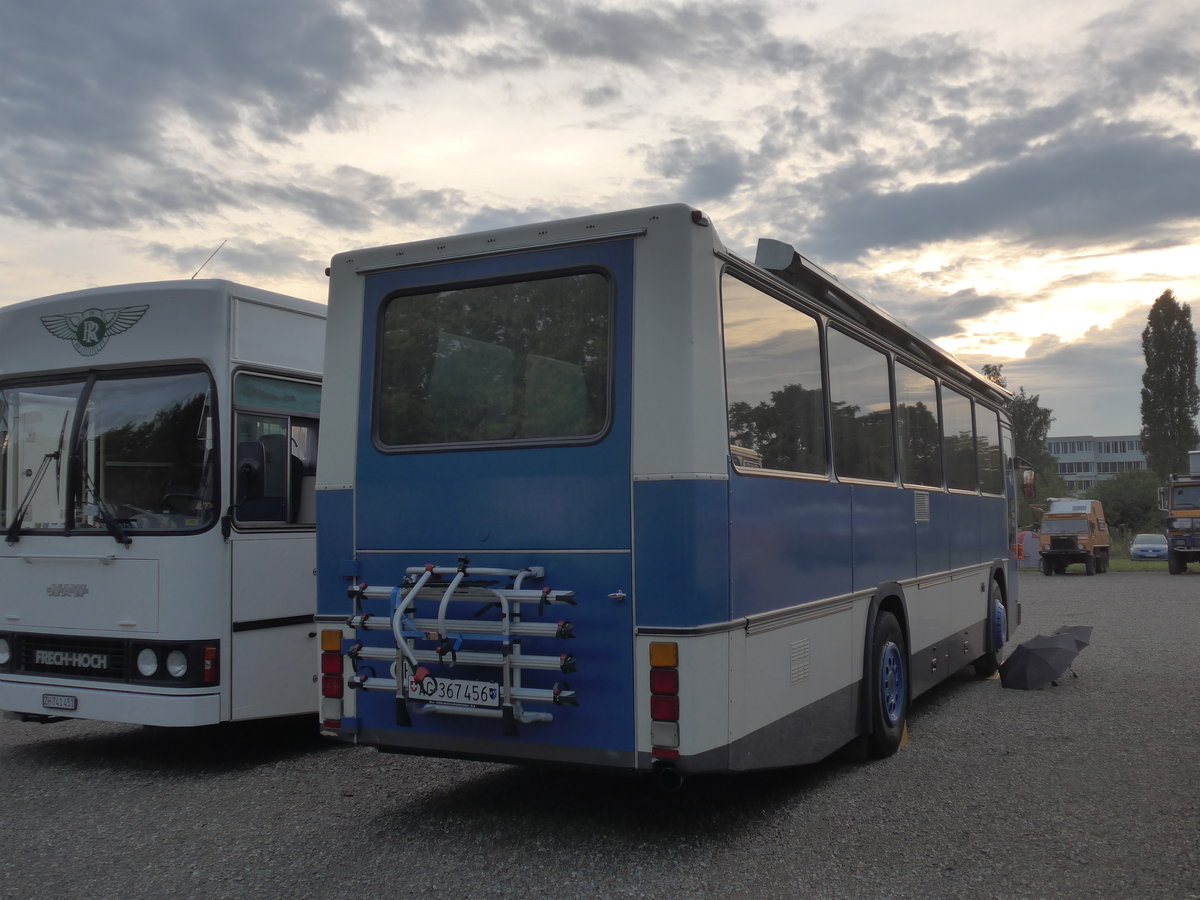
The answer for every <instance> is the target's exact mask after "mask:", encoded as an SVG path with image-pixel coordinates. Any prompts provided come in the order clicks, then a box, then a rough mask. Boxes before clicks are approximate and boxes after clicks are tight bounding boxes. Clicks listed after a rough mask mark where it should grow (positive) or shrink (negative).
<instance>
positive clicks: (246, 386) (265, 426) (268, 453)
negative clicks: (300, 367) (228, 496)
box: [233, 372, 321, 527]
mask: <svg viewBox="0 0 1200 900" xmlns="http://www.w3.org/2000/svg"><path fill="white" fill-rule="evenodd" d="M234 395H235V396H234V402H235V404H237V406H238V408H237V409H235V411H234V434H235V437H234V440H235V441H237V444H236V458H235V478H234V497H233V506H234V518H235V519H236V520H237V521H238V522H240V523H243V524H251V525H256V526H259V527H272V526H286V525H307V526H312V525H313V524H314V523H315V522H316V513H315V507H316V467H317V434H318V430H319V418H318V416H319V412H320V402H321V388H320V385H316V384H310V383H306V382H300V381H292V380H289V379H282V378H273V377H270V376H266V375H257V374H252V373H248V372H243V373H240V374H239V375H238V377H237V380H236V381H235V382H234ZM243 469H245V471H243Z"/></svg>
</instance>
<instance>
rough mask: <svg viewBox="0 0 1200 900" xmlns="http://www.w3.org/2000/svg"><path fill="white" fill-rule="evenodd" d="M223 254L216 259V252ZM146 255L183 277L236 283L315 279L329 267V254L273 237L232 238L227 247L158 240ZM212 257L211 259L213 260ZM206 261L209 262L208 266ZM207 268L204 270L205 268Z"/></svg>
mask: <svg viewBox="0 0 1200 900" xmlns="http://www.w3.org/2000/svg"><path fill="white" fill-rule="evenodd" d="M218 247H220V249H219V252H217V253H216V255H215V256H212V254H213V251H214V250H217V248H218ZM144 252H145V254H146V256H147V257H148V258H150V259H152V260H157V261H159V262H162V263H166V264H167V265H169V266H170V267H172V268H174V269H176V270H177V271H178V273H179V274H178V277H179V278H190V277H192V276H193V275H194V274H195V273H196V272H197V270H200V272H199V276H198V277H201V278H230V279H232V280H235V281H244V280H250V281H251V282H253V281H254V280H255V279H260V278H261V279H278V278H288V277H302V278H313V277H315V276H316V275H317V274H319V273H321V272H323V271H324V269H325V266H327V265H328V264H329V254H328V253H326V252H325V251H324V250H323V249H317V248H314V247H312V246H311V245H310V244H308V243H306V242H304V241H298V240H296V239H294V238H287V237H272V238H267V239H265V240H252V239H249V238H246V237H244V236H234V237H232V238H230V239H229V240H228V241H226V243H225V244H224V246H221V245H220V244H219V243H218V244H217V245H216V246H213V247H205V246H200V245H196V244H191V245H188V246H180V247H173V246H170V245H168V244H165V243H162V242H158V241H154V242H150V243H148V244H146V245H145V247H144ZM210 256H212V258H211V259H210V260H209V257H210ZM205 260H209V261H208V262H207V263H206V262H205ZM202 266H203V268H202V269H201V267H202Z"/></svg>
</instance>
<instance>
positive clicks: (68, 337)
mask: <svg viewBox="0 0 1200 900" xmlns="http://www.w3.org/2000/svg"><path fill="white" fill-rule="evenodd" d="M149 308H150V305H149V304H148V303H147V304H143V305H142V306H123V307H120V308H119V309H96V308H95V307H92V308H91V309H85V310H84V311H83V312H77V313H67V314H65V315H55V316H42V324H43V325H44V326H46V330H47V331H48V332H50V333H51V334H52V335H54V336H55V337H57V338H62V339H63V340H64V341H70V342H71V346H72V347H74V348H75V350H76V352H78V353H79V355H80V356H95V355H96V354H97V353H99V352H100V351H101V350H103V349H104V345H105V344H107V343H108V339H109V338H110V337H112V336H113V335H114V334H120V333H121V332H122V331H128V330H129V329H130V328H132V327H133V326H134V325H136V324H137V323H138V320H139V319H141V317H142V316H143V315H144V314H145V312H146V310H148V309H149Z"/></svg>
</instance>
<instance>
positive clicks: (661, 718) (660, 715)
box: [650, 694, 679, 722]
mask: <svg viewBox="0 0 1200 900" xmlns="http://www.w3.org/2000/svg"><path fill="white" fill-rule="evenodd" d="M650 718H651V719H653V720H654V721H656V722H678V721H679V698H678V697H674V696H667V695H665V694H653V695H651V697H650Z"/></svg>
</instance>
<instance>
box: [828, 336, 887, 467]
mask: <svg viewBox="0 0 1200 900" xmlns="http://www.w3.org/2000/svg"><path fill="white" fill-rule="evenodd" d="M828 341H829V403H830V408H831V410H832V416H833V466H834V471H835V472H837V474H838V476H839V477H845V478H869V479H871V480H873V481H895V480H896V467H895V462H894V457H893V453H892V401H891V391H890V388H889V384H888V361H887V357H886V356H884V355H883V354H882V353H880V352H879V351H878V350H875V349H872V348H871V347H868V346H866V345H865V344H863V343H861V342H859V341H856V340H855V339H854V338H852V337H849V336H848V335H845V334H843V333H842V332H840V331H838V330H837V329H834V328H830V329H829V331H828Z"/></svg>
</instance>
